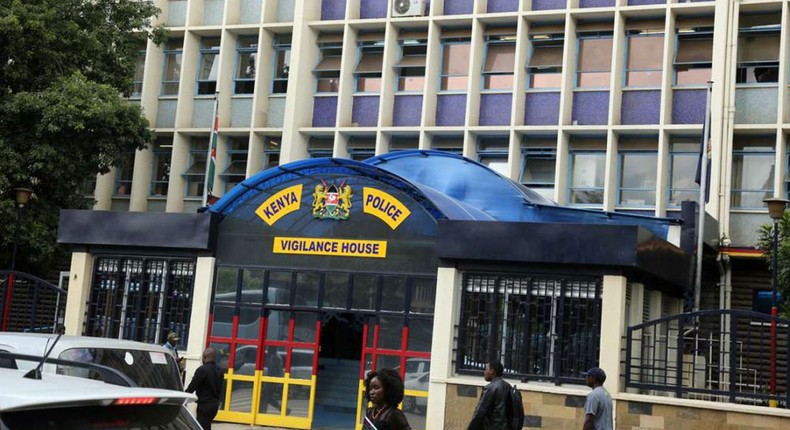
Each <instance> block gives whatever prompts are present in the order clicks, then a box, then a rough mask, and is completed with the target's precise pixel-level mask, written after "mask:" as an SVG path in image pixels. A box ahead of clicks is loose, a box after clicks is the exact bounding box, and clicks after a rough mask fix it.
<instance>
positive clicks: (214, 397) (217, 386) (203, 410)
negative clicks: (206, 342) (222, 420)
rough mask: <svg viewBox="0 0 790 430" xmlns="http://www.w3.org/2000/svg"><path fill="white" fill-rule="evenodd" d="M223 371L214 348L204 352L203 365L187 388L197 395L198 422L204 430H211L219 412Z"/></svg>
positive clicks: (189, 391)
mask: <svg viewBox="0 0 790 430" xmlns="http://www.w3.org/2000/svg"><path fill="white" fill-rule="evenodd" d="M222 374H223V372H222V369H221V368H220V367H219V366H217V363H216V353H215V352H214V349H213V348H206V350H205V351H203V365H202V366H200V367H198V368H197V370H195V376H193V377H192V381H191V382H190V383H189V386H188V387H187V392H188V393H195V394H197V398H198V401H197V417H196V418H197V421H198V422H199V423H200V425H201V426H202V427H203V429H204V430H211V422H212V421H213V420H214V417H216V416H217V412H218V411H219V397H220V395H222V380H223V375H222Z"/></svg>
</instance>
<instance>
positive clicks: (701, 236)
mask: <svg viewBox="0 0 790 430" xmlns="http://www.w3.org/2000/svg"><path fill="white" fill-rule="evenodd" d="M706 92H707V96H706V100H705V124H704V125H703V128H702V148H701V149H702V160H701V167H700V179H699V218H698V220H697V270H696V273H695V278H694V311H695V312H696V311H698V310H699V307H700V297H701V296H702V252H703V245H704V244H705V200H706V199H705V197H706V195H707V192H706V191H707V189H708V145H709V143H708V141H709V140H710V111H711V108H710V104H711V93H712V92H713V82H711V81H708V88H707V91H706Z"/></svg>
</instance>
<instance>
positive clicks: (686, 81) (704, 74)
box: [675, 67, 711, 85]
mask: <svg viewBox="0 0 790 430" xmlns="http://www.w3.org/2000/svg"><path fill="white" fill-rule="evenodd" d="M710 77H711V68H710V67H705V68H694V69H688V68H681V67H678V68H677V75H676V77H675V79H676V81H677V84H678V85H693V84H705V83H707V82H708V81H709V80H710Z"/></svg>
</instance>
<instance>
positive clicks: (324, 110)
mask: <svg viewBox="0 0 790 430" xmlns="http://www.w3.org/2000/svg"><path fill="white" fill-rule="evenodd" d="M335 121H337V97H316V98H315V99H314V100H313V127H334V126H335Z"/></svg>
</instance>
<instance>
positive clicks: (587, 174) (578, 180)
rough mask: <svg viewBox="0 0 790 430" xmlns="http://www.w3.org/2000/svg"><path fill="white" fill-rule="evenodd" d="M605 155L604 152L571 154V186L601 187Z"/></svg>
mask: <svg viewBox="0 0 790 430" xmlns="http://www.w3.org/2000/svg"><path fill="white" fill-rule="evenodd" d="M605 164H606V156H605V154H604V153H577V154H573V172H572V178H571V184H572V186H573V187H590V188H592V187H603V180H604V168H605Z"/></svg>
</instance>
